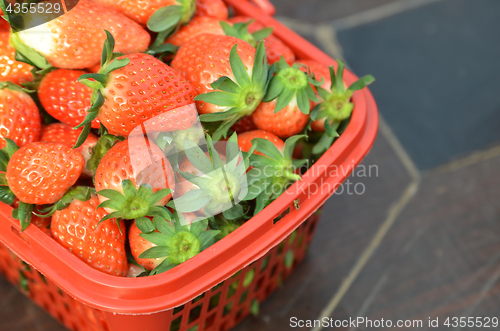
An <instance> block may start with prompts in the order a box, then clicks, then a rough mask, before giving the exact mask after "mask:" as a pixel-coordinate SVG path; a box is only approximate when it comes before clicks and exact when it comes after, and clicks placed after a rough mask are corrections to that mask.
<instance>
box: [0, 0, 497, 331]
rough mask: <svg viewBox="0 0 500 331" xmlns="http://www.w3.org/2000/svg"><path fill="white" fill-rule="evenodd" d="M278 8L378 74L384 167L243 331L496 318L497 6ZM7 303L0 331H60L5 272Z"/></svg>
mask: <svg viewBox="0 0 500 331" xmlns="http://www.w3.org/2000/svg"><path fill="white" fill-rule="evenodd" d="M272 2H273V3H274V4H275V5H276V6H277V8H278V12H277V16H278V17H280V18H281V19H283V21H284V22H285V23H287V24H290V25H291V27H292V28H293V29H295V30H297V31H298V32H299V33H301V34H303V35H304V36H305V37H307V38H309V39H311V40H313V41H314V42H315V43H316V44H317V45H319V46H321V47H323V48H324V49H325V51H327V52H330V53H331V54H332V55H333V56H335V57H338V56H340V57H342V58H344V59H345V60H346V61H347V63H348V64H349V65H350V67H351V68H352V69H353V70H354V71H355V72H357V73H359V74H360V75H363V74H366V73H372V74H374V75H375V76H376V78H377V82H376V84H374V85H373V86H372V90H373V92H374V94H375V97H376V99H377V101H378V104H379V107H380V111H381V115H382V117H383V118H384V120H385V121H386V122H387V125H386V124H385V122H384V121H383V122H382V125H381V130H380V134H379V136H378V138H377V140H376V142H375V145H374V147H373V150H372V152H371V153H370V155H369V156H368V157H367V158H366V159H365V161H364V164H365V165H376V166H377V169H378V173H377V174H372V176H371V177H368V178H356V177H353V178H351V181H352V182H354V183H356V182H360V183H363V184H364V185H365V187H366V192H365V194H363V195H346V194H343V195H335V196H334V197H333V198H332V199H331V200H330V201H329V202H328V203H327V205H326V206H325V212H324V216H323V218H322V221H321V222H320V224H319V227H318V231H317V236H316V238H315V241H314V242H313V244H312V246H311V248H310V252H309V255H308V257H307V258H306V260H305V261H304V262H303V263H302V264H301V265H300V266H299V268H298V269H297V271H296V272H295V273H294V274H292V275H291V276H290V278H289V279H288V280H287V281H286V282H285V283H284V284H283V287H282V288H281V289H279V290H278V291H277V292H276V293H275V294H273V295H272V296H271V297H270V298H269V299H268V300H267V301H266V302H264V303H263V304H262V305H261V314H260V316H259V317H257V318H254V317H250V318H247V319H246V320H245V321H244V322H243V323H242V324H241V325H240V326H238V327H237V328H236V330H238V331H247V330H275V331H276V330H288V329H290V327H289V319H290V317H292V316H295V317H297V318H299V319H314V318H318V317H322V316H328V317H332V318H334V319H346V318H349V317H352V318H355V317H358V316H362V317H367V318H370V319H372V320H374V319H380V318H384V319H386V320H387V319H391V320H397V319H412V320H413V319H421V320H423V321H427V319H428V318H429V317H431V318H433V319H435V318H436V317H438V318H439V319H440V323H441V324H440V327H439V328H435V329H437V330H445V329H446V330H447V329H448V328H444V327H443V325H442V323H443V322H444V320H445V318H446V317H453V316H464V317H469V316H471V317H487V316H489V317H493V316H495V314H498V311H499V308H500V300H499V299H498V298H499V294H500V283H499V278H500V263H499V260H500V255H499V253H498V252H499V251H500V240H499V238H500V225H499V224H500V204H499V203H498V202H497V199H498V197H499V196H500V175H499V174H498V171H497V169H498V168H499V167H500V148H499V146H500V133H499V132H500V131H499V130H497V129H496V128H497V126H498V123H499V120H500V98H499V95H500V94H498V92H497V91H498V90H499V88H500V86H499V85H500V82H499V80H498V79H496V77H497V75H498V74H499V73H500V70H499V66H498V65H497V64H496V61H497V59H498V58H500V56H499V55H500V48H499V46H498V45H499V44H498V35H499V34H500V23H499V22H500V20H498V19H497V18H496V16H497V13H498V12H499V9H500V3H499V2H498V1H495V0H307V1H306V0H272ZM337 41H338V42H337ZM393 133H394V134H393ZM0 298H2V300H1V301H0V302H1V303H0V305H1V307H0V331H3V330H9V331H11V330H40V331H48V330H50V331H58V330H63V328H62V327H61V326H60V325H59V324H58V323H57V322H55V321H53V320H52V319H51V318H50V317H48V316H47V315H46V314H45V313H44V312H43V311H42V310H41V309H39V308H38V307H36V306H35V305H33V304H31V303H30V302H29V301H28V300H27V299H25V298H24V297H23V296H22V295H21V294H19V293H18V292H17V291H16V290H15V289H13V288H12V287H11V286H10V285H9V284H7V283H6V282H5V281H3V280H0ZM497 317H498V315H497ZM344 329H348V328H344ZM381 329H383V328H381ZM409 329H412V328H409ZM413 329H417V328H413ZM427 329H429V328H428V327H427V326H426V324H424V327H423V328H418V330H427ZM456 329H458V328H456ZM470 329H471V330H474V329H476V330H478V329H479V328H470ZM316 330H318V329H316ZM349 330H356V329H354V328H352V329H349Z"/></svg>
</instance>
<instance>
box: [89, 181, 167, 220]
mask: <svg viewBox="0 0 500 331" xmlns="http://www.w3.org/2000/svg"><path fill="white" fill-rule="evenodd" d="M122 190H123V193H120V192H118V191H116V190H112V189H104V190H100V191H98V192H97V194H99V195H101V196H103V197H105V198H108V199H109V200H106V201H103V202H102V203H101V204H100V205H99V208H107V209H110V210H113V212H111V213H110V214H108V215H106V216H105V217H104V218H103V219H102V220H101V222H104V221H106V220H108V219H112V218H116V219H117V220H122V219H127V220H131V219H136V218H141V217H145V216H151V217H153V216H155V215H159V216H162V217H168V213H167V211H166V210H167V209H166V208H165V207H162V206H157V203H158V202H160V201H161V200H162V199H164V198H165V197H167V196H168V195H169V194H170V193H171V190H170V189H168V188H165V189H161V190H158V191H156V192H155V193H153V189H152V187H151V186H150V185H148V184H143V185H141V186H139V188H136V187H135V185H134V184H133V183H132V181H131V180H130V179H125V180H123V181H122ZM99 223H100V222H99Z"/></svg>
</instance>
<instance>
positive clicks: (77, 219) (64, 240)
mask: <svg viewBox="0 0 500 331" xmlns="http://www.w3.org/2000/svg"><path fill="white" fill-rule="evenodd" d="M98 205H99V199H98V198H97V196H95V195H93V196H92V197H91V198H90V199H88V200H87V201H80V200H78V199H74V200H73V201H72V202H71V203H70V204H69V206H68V207H67V208H65V209H63V210H60V211H56V212H55V213H54V215H53V216H52V224H51V229H52V234H53V236H54V239H55V240H56V241H57V242H59V243H60V244H61V245H62V246H64V247H65V248H67V249H68V250H69V251H70V252H71V253H73V254H74V255H75V256H76V257H78V258H80V259H81V260H82V261H83V262H85V263H86V264H88V265H89V266H91V267H92V268H94V269H96V270H100V271H102V272H104V273H106V274H109V275H113V276H122V277H124V276H126V274H127V256H126V253H125V240H126V239H125V238H126V236H125V234H124V233H123V231H125V225H124V223H123V221H121V226H120V228H119V227H118V225H117V224H116V220H112V219H110V220H107V221H104V222H102V223H100V221H101V219H102V218H104V217H105V216H106V215H107V213H106V211H105V210H104V209H103V208H98ZM99 223H100V224H99Z"/></svg>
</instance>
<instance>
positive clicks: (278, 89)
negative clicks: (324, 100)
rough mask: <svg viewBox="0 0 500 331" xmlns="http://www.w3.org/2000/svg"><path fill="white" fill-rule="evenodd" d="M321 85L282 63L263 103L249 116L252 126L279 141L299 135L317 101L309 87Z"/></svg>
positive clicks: (295, 65)
mask: <svg viewBox="0 0 500 331" xmlns="http://www.w3.org/2000/svg"><path fill="white" fill-rule="evenodd" d="M320 84H321V82H318V81H316V80H314V79H313V78H311V77H309V76H308V75H307V74H306V73H304V72H303V71H301V70H300V66H299V65H298V64H294V66H293V67H291V66H290V65H288V63H286V62H285V61H284V60H283V59H281V61H280V62H279V63H278V69H277V74H276V75H275V76H274V77H273V78H272V79H271V82H270V84H269V90H268V91H267V94H266V96H265V97H264V100H263V101H264V102H263V103H262V104H261V105H260V106H259V107H258V108H257V110H255V112H254V113H253V114H252V119H253V122H254V123H255V125H256V126H257V127H258V128H259V129H260V130H265V131H269V132H272V133H274V134H275V135H277V136H278V137H280V138H288V137H290V136H292V135H295V134H297V133H299V132H301V131H302V130H303V129H304V128H305V127H306V125H307V123H308V121H309V113H310V111H311V106H312V105H313V102H318V101H319V99H318V98H317V97H316V94H315V93H314V90H313V88H312V86H311V85H313V86H316V85H320Z"/></svg>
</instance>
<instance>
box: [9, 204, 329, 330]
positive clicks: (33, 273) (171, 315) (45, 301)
mask: <svg viewBox="0 0 500 331" xmlns="http://www.w3.org/2000/svg"><path fill="white" fill-rule="evenodd" d="M318 218H319V212H317V213H316V214H314V215H313V216H311V217H310V218H309V219H308V220H307V221H306V222H304V223H303V224H302V225H301V226H300V227H299V228H298V229H297V230H295V231H294V232H293V233H292V234H291V235H290V236H289V237H287V238H286V239H285V240H283V241H282V242H281V243H280V244H279V245H278V246H276V247H274V248H273V249H272V250H271V251H269V252H268V253H267V254H266V255H265V256H264V257H262V258H260V259H259V260H257V261H256V262H254V263H252V264H251V265H249V266H248V267H246V268H244V269H243V270H240V271H239V272H237V273H236V274H235V275H233V276H232V277H230V278H228V279H226V280H225V281H223V282H221V283H220V284H219V285H217V286H215V287H214V288H212V289H211V290H209V291H206V292H205V293H203V294H201V295H200V296H198V297H197V298H195V299H193V300H192V301H190V302H188V303H186V304H184V305H182V306H180V307H177V308H175V309H171V310H168V311H165V312H161V313H157V314H152V315H142V316H141V317H142V318H137V317H139V316H138V315H115V314H111V313H106V312H101V311H99V310H97V309H94V308H90V307H88V306H86V305H84V304H82V303H80V302H78V301H77V300H75V299H73V298H71V297H70V296H69V295H67V294H66V293H64V292H63V291H62V290H61V289H60V288H58V287H57V286H56V285H55V284H54V283H53V282H52V281H51V280H50V279H47V278H46V277H44V276H43V275H42V274H41V273H39V272H38V271H37V270H36V269H35V268H34V267H32V266H29V265H28V264H26V263H25V262H23V261H22V260H21V259H20V258H19V257H17V256H16V255H15V254H14V253H13V252H12V251H10V250H9V249H8V248H7V247H6V246H5V245H3V244H1V243H0V273H2V274H3V275H4V276H5V278H6V279H7V280H8V281H9V282H11V283H12V284H13V285H15V286H16V287H18V288H19V289H20V290H21V291H22V292H23V293H24V294H26V295H27V296H28V297H29V298H30V299H31V300H33V301H34V302H35V303H36V304H37V305H39V306H40V307H42V308H43V309H44V310H45V311H47V312H48V313H49V314H50V315H52V316H53V317H54V318H55V319H57V320H58V321H59V322H61V323H62V324H63V325H65V326H66V327H67V328H68V329H70V330H74V331H126V330H137V329H136V326H134V324H136V323H138V324H140V325H141V326H142V327H146V326H147V329H148V330H150V331H153V330H154V331H186V330H191V331H195V330H196V331H203V330H229V329H230V328H231V327H233V326H234V325H236V324H238V323H239V322H240V321H241V320H242V319H243V318H244V317H246V316H247V315H248V314H250V313H251V310H252V306H254V307H255V306H256V305H258V303H259V302H262V301H264V300H265V299H266V298H267V297H268V296H269V295H270V294H271V293H272V292H274V291H275V290H276V289H277V288H278V287H279V286H280V285H281V283H282V282H283V280H284V279H285V278H287V277H288V276H289V275H290V274H291V272H292V271H293V270H294V269H295V268H296V267H297V265H298V264H299V263H300V262H301V261H302V260H303V259H304V257H305V254H306V251H307V248H308V246H309V244H310V242H311V240H312V238H313V236H314V231H315V229H316V224H317V222H318ZM129 319H132V321H131V322H130V321H128V320H129Z"/></svg>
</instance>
